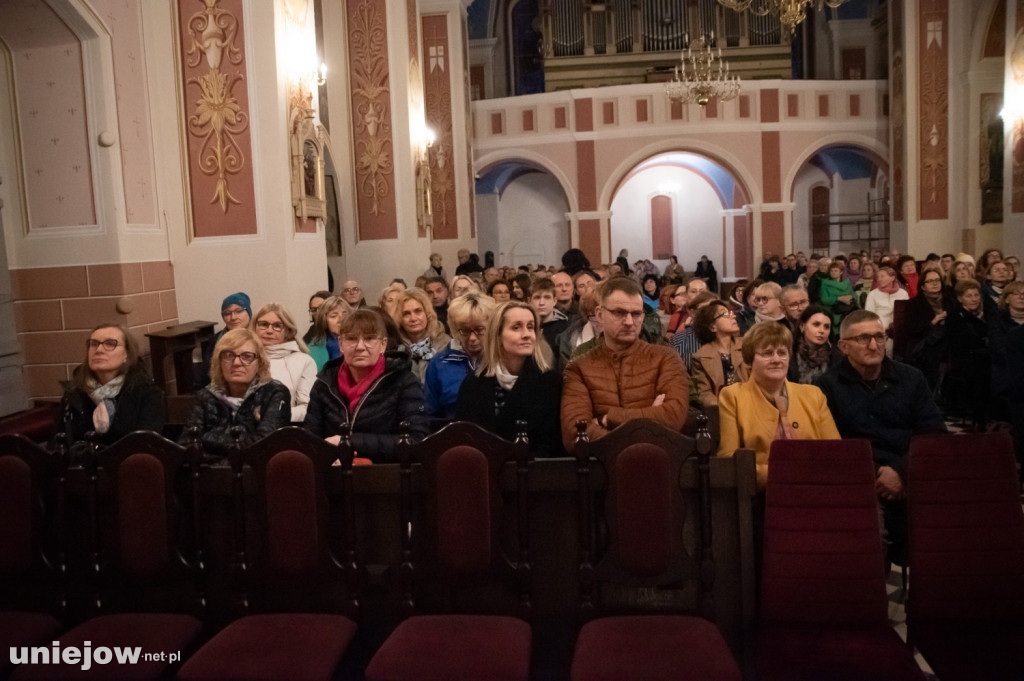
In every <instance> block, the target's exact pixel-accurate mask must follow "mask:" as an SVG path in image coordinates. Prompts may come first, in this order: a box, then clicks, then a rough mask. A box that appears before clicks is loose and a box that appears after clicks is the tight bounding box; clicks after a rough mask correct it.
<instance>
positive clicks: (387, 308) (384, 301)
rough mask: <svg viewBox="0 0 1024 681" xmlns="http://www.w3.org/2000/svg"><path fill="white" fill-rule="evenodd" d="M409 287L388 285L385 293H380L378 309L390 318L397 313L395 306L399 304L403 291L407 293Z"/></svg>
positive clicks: (394, 284)
mask: <svg viewBox="0 0 1024 681" xmlns="http://www.w3.org/2000/svg"><path fill="white" fill-rule="evenodd" d="M406 288H407V287H405V286H402V285H401V284H396V283H394V282H392V283H390V284H388V285H387V286H386V287H385V288H384V290H383V291H381V292H380V298H378V299H377V307H379V308H380V309H382V310H384V313H385V314H387V315H388V316H389V317H390V316H393V315H394V313H395V306H396V305H397V304H398V296H399V295H401V293H402V291H405V290H406Z"/></svg>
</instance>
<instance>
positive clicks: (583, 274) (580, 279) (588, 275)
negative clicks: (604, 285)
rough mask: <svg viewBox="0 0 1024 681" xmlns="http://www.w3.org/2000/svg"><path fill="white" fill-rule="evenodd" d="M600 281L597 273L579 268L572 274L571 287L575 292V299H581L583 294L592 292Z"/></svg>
mask: <svg viewBox="0 0 1024 681" xmlns="http://www.w3.org/2000/svg"><path fill="white" fill-rule="evenodd" d="M600 281H601V278H600V277H598V276H597V273H596V272H592V271H590V270H580V271H579V272H577V273H576V274H574V275H572V288H573V290H574V291H575V292H576V300H577V301H578V300H582V299H583V296H585V295H587V294H589V293H592V292H593V291H594V289H596V288H597V284H598V282H600Z"/></svg>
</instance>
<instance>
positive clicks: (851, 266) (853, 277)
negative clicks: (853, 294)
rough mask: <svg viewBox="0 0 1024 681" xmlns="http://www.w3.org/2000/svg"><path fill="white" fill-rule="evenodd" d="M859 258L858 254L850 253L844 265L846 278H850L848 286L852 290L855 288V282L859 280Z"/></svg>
mask: <svg viewBox="0 0 1024 681" xmlns="http://www.w3.org/2000/svg"><path fill="white" fill-rule="evenodd" d="M861 267H862V265H861V259H860V255H859V254H857V253H853V254H851V255H850V262H849V263H847V265H846V278H847V279H849V280H850V286H852V287H853V290H854V291H856V290H857V283H858V282H859V281H860V270H861Z"/></svg>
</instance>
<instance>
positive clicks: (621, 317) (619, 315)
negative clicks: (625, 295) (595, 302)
mask: <svg viewBox="0 0 1024 681" xmlns="http://www.w3.org/2000/svg"><path fill="white" fill-rule="evenodd" d="M602 309H604V310H606V311H607V312H608V314H610V315H611V316H612V317H614V318H615V319H617V320H618V321H620V322H624V321H626V317H629V318H630V319H632V320H633V321H634V322H637V323H639V322H640V321H642V320H643V318H644V311H643V310H623V309H622V308H619V307H617V308H615V309H614V310H610V309H608V308H607V307H605V308H602Z"/></svg>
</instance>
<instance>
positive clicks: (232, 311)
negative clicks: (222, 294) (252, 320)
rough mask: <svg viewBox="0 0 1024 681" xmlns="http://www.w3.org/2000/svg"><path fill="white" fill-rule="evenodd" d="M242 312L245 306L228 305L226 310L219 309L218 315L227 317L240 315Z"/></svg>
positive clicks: (243, 312)
mask: <svg viewBox="0 0 1024 681" xmlns="http://www.w3.org/2000/svg"><path fill="white" fill-rule="evenodd" d="M244 314H245V308H241V307H229V308H228V309H226V310H221V311H220V316H221V317H223V318H224V319H228V318H229V317H241V316H242V315H244Z"/></svg>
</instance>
